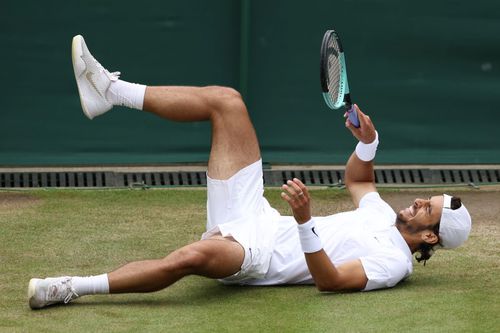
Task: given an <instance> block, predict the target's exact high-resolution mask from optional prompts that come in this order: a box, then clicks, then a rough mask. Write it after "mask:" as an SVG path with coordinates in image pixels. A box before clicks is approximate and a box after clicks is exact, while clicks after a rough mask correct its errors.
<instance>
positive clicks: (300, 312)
mask: <svg viewBox="0 0 500 333" xmlns="http://www.w3.org/2000/svg"><path fill="white" fill-rule="evenodd" d="M312 195H313V199H314V207H313V209H314V213H315V215H324V214H331V213H334V212H337V211H342V210H346V209H351V208H352V207H353V206H352V204H351V202H350V199H349V197H348V195H347V194H346V192H345V191H342V190H335V189H323V190H313V191H312ZM460 195H461V196H462V198H463V199H464V202H470V204H468V207H469V210H470V211H471V213H472V215H473V217H474V219H475V222H474V227H473V232H472V235H471V238H470V240H469V241H468V242H467V243H466V245H465V246H463V247H462V248H460V249H458V250H456V251H439V252H438V253H437V254H436V255H435V256H434V257H433V258H432V259H431V260H430V261H429V262H428V263H427V266H426V267H423V266H421V265H418V264H416V265H415V272H414V274H413V275H412V277H411V278H409V279H408V280H407V281H405V282H403V283H401V284H400V285H399V286H397V287H396V288H393V289H390V290H382V291H375V292H367V293H332V294H321V293H318V292H317V291H316V290H315V289H314V287H310V286H286V287H259V288H257V287H228V286H223V285H220V284H219V283H218V282H216V281H212V280H208V279H204V278H200V277H188V278H186V279H184V280H182V281H180V282H178V283H177V284H175V285H173V286H172V287H171V288H169V289H167V290H164V291H161V292H158V293H153V294H130V295H106V296H102V295H101V296H87V297H83V298H81V299H78V300H76V301H75V302H73V303H71V304H69V305H67V306H57V307H51V308H48V309H44V310H40V311H31V310H29V308H28V305H27V300H26V288H27V284H28V281H29V279H30V278H31V277H35V276H41V277H45V276H58V275H90V274H99V273H102V272H108V271H110V270H111V269H113V268H115V267H117V266H119V265H122V264H124V263H125V262H127V261H132V260H137V259H145V258H158V257H163V256H165V255H166V254H167V253H169V252H170V251H172V250H173V249H175V248H177V247H180V246H182V245H184V244H186V243H189V242H193V241H195V240H197V239H199V236H200V235H201V233H202V232H203V230H204V225H205V218H206V213H205V200H206V193H205V191H203V190H197V189H190V190H147V191H144V190H95V191H94V190H81V191H70V190H39V191H29V192H25V191H22V192H5V191H4V192H1V191H0V230H1V232H0V272H1V274H0V330H1V331H5V332H11V331H12V332H30V331H37V332H62V331H68V330H70V331H72V332H93V331H106V332H115V331H119V332H128V331H130V332H137V331H147V332H167V331H172V332H211V331H216V332H235V331H240V332H257V331H264V332H334V331H336V332H395V331H398V332H399V331H405V332H495V331H498V327H500V322H499V320H498V317H499V316H498V313H500V305H499V296H498V290H499V289H500V284H499V282H498V273H499V272H500V269H499V230H500V228H499V225H498V220H497V219H498V216H499V214H500V207H499V206H500V192H495V191H489V192H482V191H464V192H463V193H460ZM383 196H384V197H385V198H386V199H387V201H388V202H389V203H391V204H393V205H394V206H395V208H396V207H398V206H401V207H402V205H406V206H407V205H408V204H409V203H410V202H411V200H412V199H413V198H415V197H418V196H423V197H427V196H428V192H425V191H423V194H422V195H420V193H418V192H415V191H386V192H384V195H383ZM267 197H268V198H269V200H270V201H271V203H272V204H273V205H274V206H276V207H277V208H278V209H279V210H280V211H282V212H283V213H284V214H289V211H288V208H287V206H286V204H285V203H283V202H282V201H281V200H280V198H279V191H278V190H269V191H268V192H267Z"/></svg>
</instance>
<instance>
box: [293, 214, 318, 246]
mask: <svg viewBox="0 0 500 333" xmlns="http://www.w3.org/2000/svg"><path fill="white" fill-rule="evenodd" d="M315 227H316V222H315V221H314V219H312V218H311V219H310V220H309V221H307V222H306V223H302V224H297V229H298V231H299V238H300V245H301V246H302V251H303V252H304V253H314V252H318V251H320V250H321V249H322V248H323V243H322V242H321V238H319V236H318V234H317V232H316V230H315Z"/></svg>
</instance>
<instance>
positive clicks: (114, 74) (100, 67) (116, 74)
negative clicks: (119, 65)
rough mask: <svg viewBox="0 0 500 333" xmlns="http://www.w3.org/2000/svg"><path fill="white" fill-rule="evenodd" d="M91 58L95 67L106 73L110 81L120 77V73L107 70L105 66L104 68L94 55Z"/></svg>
mask: <svg viewBox="0 0 500 333" xmlns="http://www.w3.org/2000/svg"><path fill="white" fill-rule="evenodd" d="M92 60H93V61H94V63H95V65H96V67H97V68H98V69H99V70H100V71H101V72H103V73H104V74H106V76H107V77H108V78H109V79H110V80H111V81H116V80H118V79H119V78H120V75H121V74H122V73H120V72H112V73H111V72H109V71H108V70H107V69H106V68H104V67H103V66H102V65H101V64H100V63H99V61H97V60H95V58H94V57H92Z"/></svg>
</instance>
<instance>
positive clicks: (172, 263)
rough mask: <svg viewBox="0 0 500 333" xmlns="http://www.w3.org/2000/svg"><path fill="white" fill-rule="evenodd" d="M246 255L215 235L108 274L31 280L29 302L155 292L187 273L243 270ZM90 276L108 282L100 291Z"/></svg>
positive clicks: (33, 305) (222, 273)
mask: <svg viewBox="0 0 500 333" xmlns="http://www.w3.org/2000/svg"><path fill="white" fill-rule="evenodd" d="M244 256H245V255H244V250H243V248H242V246H241V245H240V244H239V243H237V242H235V241H232V240H228V239H226V238H223V237H221V236H215V237H213V238H210V239H207V240H202V241H198V242H196V243H193V244H190V245H187V246H185V247H183V248H181V249H178V250H176V251H174V252H172V253H171V254H170V255H168V256H167V257H165V258H163V259H157V260H144V261H137V262H131V263H128V264H126V265H124V266H122V267H120V268H118V269H117V270H115V271H113V272H111V273H109V274H107V275H106V274H103V275H99V276H94V277H88V278H82V277H70V276H63V277H56V278H46V279H37V278H34V279H31V280H30V282H29V285H28V304H29V306H30V307H31V308H32V309H40V308H44V307H46V306H49V305H52V304H58V303H59V304H61V303H68V302H70V301H72V300H74V299H76V298H78V297H80V296H84V295H92V294H96V293H138V292H153V291H158V290H161V289H164V288H166V287H168V286H170V285H172V284H173V283H175V282H177V281H178V280H180V279H181V278H183V277H185V276H187V275H201V276H205V277H209V278H215V279H219V278H225V277H228V276H231V275H233V274H235V273H237V272H238V271H239V270H240V268H241V265H242V263H243V259H244ZM89 279H92V280H96V279H97V280H99V279H105V280H106V281H101V282H105V283H101V284H102V285H103V286H102V287H103V288H101V289H102V290H97V289H95V288H88V284H89V282H90V281H88V280H89ZM94 282H95V281H94Z"/></svg>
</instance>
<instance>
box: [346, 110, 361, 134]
mask: <svg viewBox="0 0 500 333" xmlns="http://www.w3.org/2000/svg"><path fill="white" fill-rule="evenodd" d="M347 118H348V119H349V121H350V122H351V124H353V125H354V127H356V128H359V119H358V113H357V112H356V108H355V107H354V105H352V106H351V108H350V109H349V110H347Z"/></svg>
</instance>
